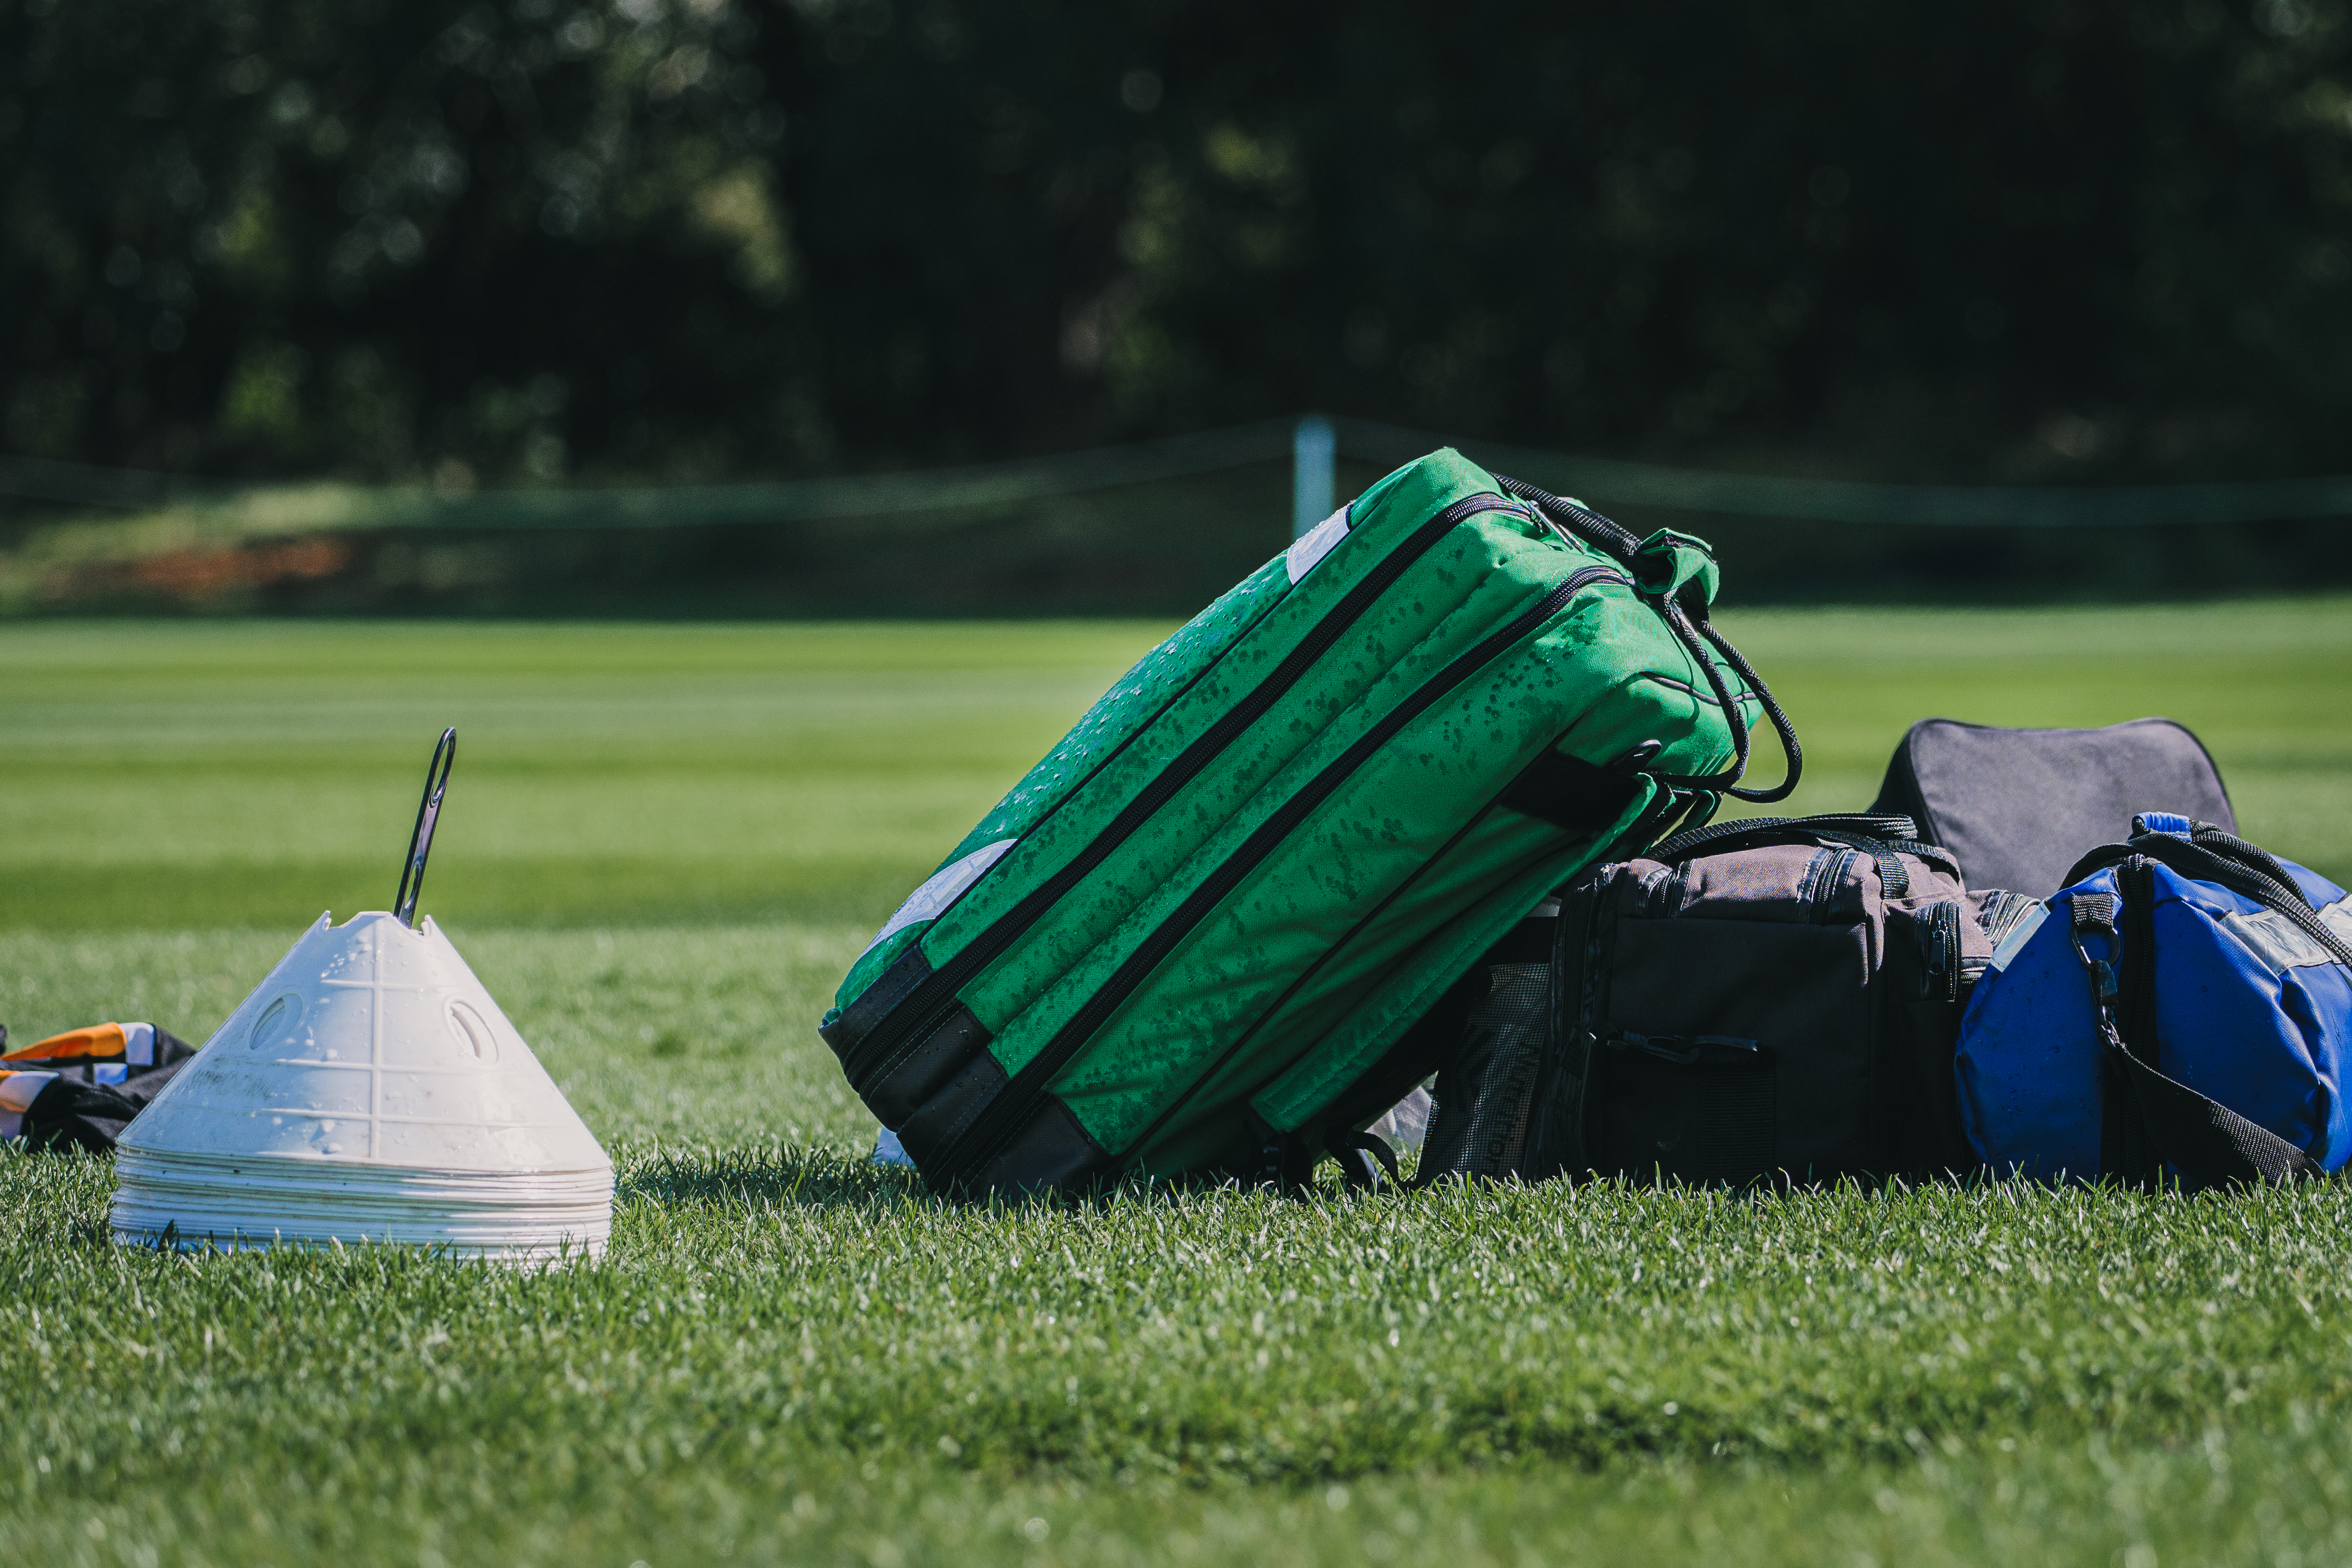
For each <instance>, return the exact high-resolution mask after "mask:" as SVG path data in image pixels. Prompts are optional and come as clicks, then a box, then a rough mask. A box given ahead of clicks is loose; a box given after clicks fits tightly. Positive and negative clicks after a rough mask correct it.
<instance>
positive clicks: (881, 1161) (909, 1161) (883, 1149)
mask: <svg viewBox="0 0 2352 1568" xmlns="http://www.w3.org/2000/svg"><path fill="white" fill-rule="evenodd" d="M874 1163H875V1164H876V1165H877V1166H912V1165H913V1164H914V1163H915V1156H914V1155H910V1154H908V1152H907V1145H904V1144H902V1143H900V1142H899V1141H898V1134H896V1133H894V1132H892V1131H891V1130H890V1129H889V1128H887V1127H885V1128H883V1129H882V1135H881V1136H880V1137H878V1138H877V1139H875V1140H874Z"/></svg>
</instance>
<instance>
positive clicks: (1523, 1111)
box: [1421, 964, 1551, 1179]
mask: <svg viewBox="0 0 2352 1568" xmlns="http://www.w3.org/2000/svg"><path fill="white" fill-rule="evenodd" d="M1487 975H1488V979H1489V986H1488V989H1487V992H1486V996H1485V998H1482V999H1481V1000H1480V1001H1479V1003H1478V1004H1477V1006H1475V1007H1474V1008H1472V1009H1470V1019H1469V1022H1468V1024H1467V1025H1466V1026H1465V1029H1464V1030H1463V1037H1462V1049H1461V1050H1460V1051H1458V1052H1456V1053H1455V1055H1454V1059H1453V1060H1452V1061H1449V1062H1447V1063H1446V1064H1445V1066H1444V1068H1443V1069H1442V1070H1441V1071H1439V1072H1438V1075H1437V1113H1436V1114H1435V1115H1433V1117H1431V1118H1430V1124H1429V1141H1428V1143H1427V1145H1424V1147H1423V1151H1422V1165H1421V1169H1422V1173H1423V1179H1427V1178H1429V1177H1433V1176H1493V1177H1497V1178H1499V1177H1503V1176H1510V1175H1513V1174H1514V1173H1516V1172H1517V1170H1518V1169H1519V1166H1520V1164H1521V1162H1522V1160H1523V1159H1524V1158H1525V1157H1526V1155H1527V1145H1528V1113H1529V1110H1530V1109H1531V1107H1532V1105H1533V1103H1534V1100H1535V1090H1536V1076H1537V1070H1538V1068H1539V1067H1540V1066H1541V1065H1542V1061H1543V1047H1544V1038H1545V1033H1546V1030H1545V1024H1546V1022H1547V1020H1548V1019H1549V1013H1550V1001H1551V966H1550V965H1549V964H1496V965H1495V966H1493V967H1491V968H1489V969H1488V970H1487Z"/></svg>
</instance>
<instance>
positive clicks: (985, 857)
mask: <svg viewBox="0 0 2352 1568" xmlns="http://www.w3.org/2000/svg"><path fill="white" fill-rule="evenodd" d="M1019 842H1020V840H1019V839H999V840H997V841H995V842H994V843H992V844H982V845H981V847H980V848H978V849H976V850H974V851H972V852H971V853H970V854H968V855H966V856H964V857H963V859H961V860H960V861H958V862H955V863H954V864H953V865H950V866H946V867H943V868H941V869H940V870H939V871H936V872H933V873H931V880H930V881H929V882H927V883H923V885H922V886H920V887H919V888H917V889H915V891H914V893H913V894H912V895H911V896H909V897H908V900H907V902H906V903H904V904H900V905H899V906H898V914H896V915H892V916H890V918H889V919H888V920H887V921H885V922H883V925H882V929H881V930H879V931H877V932H876V933H875V934H874V940H873V941H871V942H868V943H867V944H866V951H867V952H869V953H870V952H872V951H873V950H874V949H875V948H876V947H877V946H879V945H880V944H882V943H884V942H887V941H888V940H889V939H890V938H891V937H892V936H897V935H898V933H899V932H901V931H904V930H905V929H906V928H907V927H908V926H909V925H914V924H915V923H916V922H917V921H919V920H937V919H938V918H939V917H940V915H944V914H946V913H947V908H948V905H949V904H953V903H954V902H955V901H956V900H957V899H959V898H961V897H962V896H963V893H964V889H966V888H968V887H970V886H971V884H972V883H976V882H978V881H979V880H980V878H981V873H983V872H985V871H987V870H988V868H989V867H990V866H992V865H994V864H995V863H996V862H998V861H1000V860H1002V859H1003V858H1004V852H1005V851H1007V850H1009V849H1011V848H1012V847H1013V845H1015V844H1017V843H1019Z"/></svg>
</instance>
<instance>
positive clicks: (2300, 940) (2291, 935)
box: [2221, 900, 2352, 975]
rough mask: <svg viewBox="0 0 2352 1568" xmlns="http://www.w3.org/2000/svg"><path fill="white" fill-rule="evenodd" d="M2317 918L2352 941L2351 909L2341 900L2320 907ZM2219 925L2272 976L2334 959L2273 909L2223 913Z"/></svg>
mask: <svg viewBox="0 0 2352 1568" xmlns="http://www.w3.org/2000/svg"><path fill="white" fill-rule="evenodd" d="M2319 918H2320V921H2321V923H2322V924H2323V925H2326V927H2327V928H2328V929H2329V930H2330V931H2333V932H2335V933H2336V935H2337V936H2341V937H2343V938H2345V939H2346V940H2347V941H2352V910H2347V909H2346V908H2345V907H2344V904H2343V901H2342V900H2338V901H2337V902H2336V903H2334V904H2328V905H2326V907H2325V908H2323V909H2321V910H2320V912H2319ZM2221 924H2222V925H2223V926H2225V927H2226V928H2228V930H2229V933H2230V935H2231V936H2235V937H2236V938H2237V939H2238V940H2239V941H2240V942H2242V943H2244V944H2245V946H2246V950H2247V951H2248V952H2250V953H2252V955H2253V956H2255V957H2257V958H2259V959H2261V960H2262V961H2263V967H2266V968H2268V969H2269V970H2270V972H2271V973H2272V974H2273V975H2284V974H2285V973H2286V972H2287V971H2288V970H2289V969H2301V968H2305V967H2309V966H2311V965H2314V964H2333V963H2336V962H2337V959H2336V955H2335V954H2333V953H2331V952H2329V951H2328V950H2327V949H2326V948H2325V947H2323V946H2320V945H2319V944H2318V943H2317V942H2316V941H2315V940H2314V939H2313V938H2312V935H2311V933H2310V932H2308V931H2305V929H2304V928H2303V927H2302V926H2300V925H2296V924H2295V923H2294V921H2292V920H2289V919H2288V918H2287V917H2286V916H2285V915H2281V914H2280V913H2279V912H2278V911H2277V910H2275V909H2263V910H2258V911H2256V912H2255V913H2253V914H2252V915H2225V916H2223V917H2222V920H2221Z"/></svg>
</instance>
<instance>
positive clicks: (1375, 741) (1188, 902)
mask: <svg viewBox="0 0 2352 1568" xmlns="http://www.w3.org/2000/svg"><path fill="white" fill-rule="evenodd" d="M1603 581H1607V582H1619V583H1624V584H1626V585H1628V586H1631V585H1632V581H1633V580H1632V579H1631V578H1629V577H1627V576H1626V575H1625V574H1624V573H1623V572H1622V571H1619V570H1617V569H1616V568H1614V567H1606V566H1589V567H1585V568H1583V569H1581V570H1578V571H1574V572H1571V573H1570V575H1569V576H1568V578H1567V579H1566V580H1564V581H1562V582H1561V583H1560V584H1559V587H1557V588H1555V589H1553V590H1552V591H1550V592H1549V593H1547V594H1545V595H1544V596H1543V597H1542V598H1541V599H1539V600H1538V601H1536V602H1535V603H1534V604H1532V605H1530V606H1528V608H1527V609H1526V610H1523V611H1521V612H1519V613H1518V614H1517V615H1516V616H1514V617H1512V618H1511V620H1510V621H1509V622H1507V623H1506V624H1505V625H1504V626H1503V627H1501V628H1500V629H1499V630H1497V631H1496V632H1492V633H1490V634H1489V635H1487V636H1486V638H1484V639H1483V640H1481V641H1480V642H1479V643H1477V645H1476V646H1475V647H1473V648H1471V649H1470V650H1469V651H1468V652H1467V653H1463V654H1461V655H1460V656H1459V657H1457V658H1455V659H1454V662H1453V663H1451V664H1447V665H1446V666H1445V668H1444V669H1443V670H1441V671H1439V672H1438V673H1437V674H1435V675H1434V676H1433V677H1432V678H1430V679H1429V680H1427V681H1425V682H1423V684H1422V685H1421V686H1420V687H1419V688H1418V689H1417V690H1415V691H1414V692H1413V694H1412V695H1411V696H1409V697H1407V698H1406V699H1405V700H1404V701H1403V702H1402V703H1400V704H1398V705H1397V706H1395V707H1394V708H1391V710H1390V711H1389V712H1388V713H1387V714H1386V715H1385V716H1382V717H1381V720H1380V722H1379V723H1377V724H1375V725H1373V726H1372V727H1371V728H1370V729H1368V730H1366V731H1365V732H1364V733H1363V734H1362V735H1360V736H1359V737H1356V739H1355V741H1354V743H1353V744H1351V745H1350V746H1349V747H1348V749H1347V750H1345V751H1343V752H1341V753H1340V754H1339V757H1337V758H1334V759H1333V760H1332V761H1331V762H1330V763H1328V765H1326V766H1325V768H1323V770H1322V771H1321V772H1320V773H1318V774H1317V775H1316V776H1315V777H1314V778H1313V779H1309V780H1308V781H1307V786H1306V788H1305V789H1301V790H1299V791H1298V793H1297V794H1296V795H1293V796H1292V797H1291V798H1290V799H1289V800H1286V801H1284V802H1283V803H1282V805H1281V806H1280V807H1278V808H1277V809H1276V810H1275V811H1274V812H1273V814H1272V815H1270V816H1268V817H1267V818H1266V820H1265V821H1263V822H1260V823H1259V824H1258V825H1257V827H1256V829H1255V831H1252V832H1251V834H1250V835H1249V837H1248V838H1246V839H1244V841H1242V844H1241V847H1240V848H1238V849H1236V850H1235V851H1234V852H1233V853H1232V854H1231V855H1229V856H1227V857H1226V858H1225V860H1224V862H1223V864H1221V865H1219V866H1218V867H1217V869H1216V870H1214V871H1213V872H1211V873H1209V875H1208V876H1207V878H1206V879H1204V880H1203V881H1202V883H1201V885H1200V886H1198V887H1196V888H1194V889H1193V890H1192V893H1191V894H1188V895H1187V896H1186V897H1185V899H1184V901H1183V902H1182V903H1181V904H1178V905H1177V906H1176V908H1175V910H1174V911H1173V912H1172V913H1171V914H1170V915H1169V916H1168V918H1167V919H1165V920H1163V921H1161V922H1160V924H1159V925H1158V926H1156V927H1154V928H1153V930H1152V933H1151V935H1150V936H1147V937H1145V938H1144V939H1143V942H1142V943H1141V945H1140V946H1138V947H1137V948H1136V950H1135V951H1134V952H1132V953H1130V954H1129V955H1128V956H1127V960H1126V961H1125V962H1124V963H1122V964H1120V965H1119V967H1118V969H1116V970H1115V971H1113V972H1112V975H1111V977H1110V978H1109V979H1108V980H1107V981H1105V982H1104V983H1103V985H1102V986H1101V988H1098V989H1097V991H1096V992H1095V994H1094V995H1093V996H1091V997H1089V998H1087V1000H1086V1003H1085V1005H1083V1006H1082V1007H1080V1008H1079V1009H1078V1010H1077V1011H1076V1013H1074V1014H1073V1015H1071V1017H1070V1019H1069V1021H1067V1022H1066V1023H1065V1024H1063V1026H1062V1027H1061V1028H1060V1029H1059V1030H1055V1033H1054V1038H1053V1039H1051V1040H1047V1041H1046V1042H1045V1047H1044V1049H1042V1050H1040V1051H1038V1052H1037V1054H1036V1055H1035V1056H1034V1057H1032V1058H1030V1059H1029V1061H1028V1062H1027V1063H1025V1064H1024V1066H1023V1067H1022V1069H1021V1071H1018V1072H1016V1073H1014V1074H1013V1077H1012V1079H1011V1081H1010V1082H1007V1083H1006V1084H1005V1085H1004V1087H1003V1089H1002V1090H1000V1091H999V1092H997V1095H996V1097H995V1098H994V1099H993V1100H992V1101H990V1102H989V1103H988V1107H987V1109H985V1110H983V1111H982V1112H981V1113H980V1114H979V1115H978V1116H976V1117H974V1118H973V1119H972V1122H971V1125H970V1126H968V1127H966V1128H965V1129H964V1132H963V1135H962V1136H961V1137H960V1138H958V1139H957V1140H956V1141H955V1143H954V1144H953V1145H951V1146H950V1148H949V1149H948V1151H947V1153H946V1155H944V1156H942V1158H941V1159H940V1170H939V1174H938V1176H936V1177H935V1180H936V1181H937V1183H938V1185H940V1186H953V1185H955V1184H956V1183H958V1182H960V1181H961V1180H962V1179H963V1177H964V1176H965V1175H966V1174H967V1173H968V1172H969V1171H970V1170H971V1168H972V1167H973V1166H976V1165H978V1164H979V1163H980V1161H981V1160H982V1159H983V1158H985V1157H986V1156H987V1155H988V1154H989V1153H990V1152H991V1151H992V1150H993V1149H994V1148H995V1147H996V1146H997V1145H998V1144H1000V1143H1001V1142H1002V1141H1003V1139H1004V1138H1005V1137H1006V1136H1007V1135H1009V1134H1012V1133H1013V1132H1014V1131H1016V1130H1017V1129H1018V1128H1019V1127H1020V1126H1021V1125H1022V1124H1024V1123H1025V1122H1026V1121H1027V1120H1028V1118H1029V1115H1030V1113H1032V1112H1033V1111H1034V1110H1035V1108H1036V1104H1037V1102H1038V1101H1039V1100H1040V1099H1041V1098H1043V1097H1044V1095H1045V1086H1046V1084H1047V1083H1048V1082H1051V1081H1052V1080H1053V1078H1054V1076H1055V1074H1056V1073H1058V1072H1060V1071H1061V1070H1062V1069H1063V1068H1064V1067H1065V1066H1066V1065H1067V1064H1068V1062H1069V1061H1070V1059H1071V1058H1072V1057H1074V1056H1076V1054H1077V1053H1078V1051H1080V1050H1081V1049H1083V1048H1084V1046H1085V1045H1086V1043H1087V1040H1091V1039H1092V1038H1093V1037H1094V1035H1095V1033H1096V1031H1097V1030H1100V1029H1101V1028H1102V1026H1103V1025H1104V1024H1105V1023H1107V1022H1108V1021H1109V1020H1110V1016H1111V1015H1112V1014H1113V1013H1114V1012H1116V1011H1118V1009H1119V1007H1120V1005H1121V1004H1122V1003H1124V1002H1125V1001H1126V1000H1127V998H1129V996H1130V995H1132V994H1133V993H1134V991H1135V989H1136V988H1137V987H1139V986H1140V985H1141V984H1142V983H1143V981H1144V979H1145V977H1148V976H1149V975H1150V973H1151V971H1152V970H1153V969H1156V968H1158V967H1160V963H1161V962H1162V961H1163V960H1164V959H1166V958H1167V956H1168V955H1169V954H1170V953H1171V952H1173V951H1174V950H1175V948H1176V945H1177V944H1178V943H1180V942H1181V941H1182V940H1183V939H1184V938H1185V937H1186V936H1189V935H1190V934H1191V933H1192V929H1193V927H1195V926H1197V925H1200V923H1201V922H1202V920H1203V919H1205V918H1207V916H1208V915H1209V912H1210V911H1211V910H1213V909H1214V908H1215V907H1216V906H1217V905H1218V904H1221V903H1223V901H1224V898H1225V896H1226V894H1230V893H1232V892H1233V890H1234V888H1235V887H1237V886H1239V885H1240V883H1241V881H1242V879H1243V878H1244V877H1245V876H1247V875H1248V874H1249V873H1251V872H1252V871H1254V870H1255V869H1256V867H1257V865H1258V863H1259V862H1261V861H1263V860H1265V857H1266V856H1267V855H1269V854H1271V853H1273V852H1274V850H1275V847H1276V845H1278V844H1280V843H1281V842H1282V841H1283V840H1285V839H1286V838H1288V837H1289V836H1290V834H1291V833H1292V832H1293V831H1295V830H1296V829H1297V827H1298V825H1299V824H1300V823H1301V822H1303V821H1306V820H1307V816H1308V815H1309V814H1310V813H1312V812H1313V811H1314V810H1315V809H1316V808H1317V807H1318V806H1320V805H1321V804H1322V803H1323V802H1324V801H1325V800H1328V799H1329V798H1330V796H1331V794H1332V792H1333V791H1334V790H1336V789H1339V786H1340V785H1341V784H1344V783H1346V782H1347V780H1348V779H1349V777H1350V776H1351V775H1353V774H1354V773H1355V771H1356V769H1357V768H1360V767H1362V766H1363V765H1364V763H1365V762H1366V761H1367V760H1369V759H1370V758H1371V757H1372V756H1373V755H1374V754H1375V753H1376V752H1378V751H1379V750H1380V748H1381V747H1383V746H1385V745H1387V744H1388V742H1389V741H1390V740H1391V738H1392V737H1394V736H1395V735H1396V733H1397V732H1398V731H1399V730H1401V729H1402V728H1403V727H1405V726H1406V725H1408V724H1410V723H1412V721H1413V720H1414V719H1415V718H1418V717H1419V716H1421V715H1422V714H1423V713H1424V712H1426V711H1427V710H1428V709H1429V708H1430V706H1432V705H1433V704H1434V703H1436V701H1437V700H1438V699H1439V698H1440V697H1443V696H1444V695H1446V694H1447V693H1448V692H1450V691H1452V690H1453V689H1454V687H1456V686H1458V685H1461V684H1462V683H1463V682H1464V681H1466V680H1468V679H1469V678H1470V677H1471V676H1472V675H1474V674H1476V673H1477V672H1478V671H1479V670H1481V669H1483V668H1485V667H1486V665H1487V664H1490V663H1492V662H1493V660H1494V659H1495V658H1496V655H1497V654H1499V653H1502V652H1503V650H1504V649H1506V648H1507V647H1509V646H1510V645H1511V644H1512V643H1516V642H1518V641H1519V640H1520V639H1521V638H1523V637H1526V636H1527V635H1528V633H1530V632H1533V631H1535V630H1536V629H1537V628H1538V627H1539V626H1541V625H1542V624H1543V623H1544V622H1546V621H1549V620H1550V619H1551V618H1552V617H1553V616H1554V615H1557V614H1558V613H1559V612H1560V610H1561V609H1562V608H1564V607H1565V606H1566V605H1567V604H1568V602H1569V601H1570V600H1571V599H1573V598H1575V597H1576V595H1577V594H1578V593H1579V592H1580V591H1583V590H1584V589H1585V588H1587V587H1589V586H1590V585H1591V584H1592V583H1595V582H1603ZM1237 1049H1239V1043H1238V1042H1236V1044H1235V1045H1234V1047H1231V1048H1228V1050H1227V1051H1225V1053H1224V1054H1223V1055H1222V1056H1220V1057H1219V1058H1218V1059H1217V1060H1216V1061H1214V1062H1213V1063H1211V1064H1210V1067H1209V1069H1208V1071H1205V1072H1203V1073H1202V1074H1201V1075H1200V1076H1199V1077H1197V1078H1195V1079H1194V1080H1193V1081H1192V1087H1190V1088H1188V1089H1186V1090H1185V1091H1184V1092H1183V1094H1181V1095H1180V1096H1179V1097H1178V1100H1177V1104H1179V1105H1181V1104H1182V1103H1184V1102H1185V1101H1187V1100H1189V1099H1190V1098H1191V1097H1192V1094H1193V1093H1194V1092H1197V1091H1198V1090H1199V1089H1200V1087H1201V1086H1202V1084H1204V1083H1207V1082H1210V1081H1211V1080H1212V1079H1213V1078H1214V1077H1215V1076H1216V1075H1217V1073H1218V1072H1219V1071H1222V1070H1223V1067H1224V1066H1225V1063H1226V1062H1227V1061H1229V1060H1230V1059H1231V1058H1232V1055H1233V1051H1234V1050H1237ZM1171 1110H1172V1107H1171ZM1162 1120H1163V1121H1164V1120H1165V1115H1164V1114H1163V1117H1162ZM926 1174H929V1173H926Z"/></svg>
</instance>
